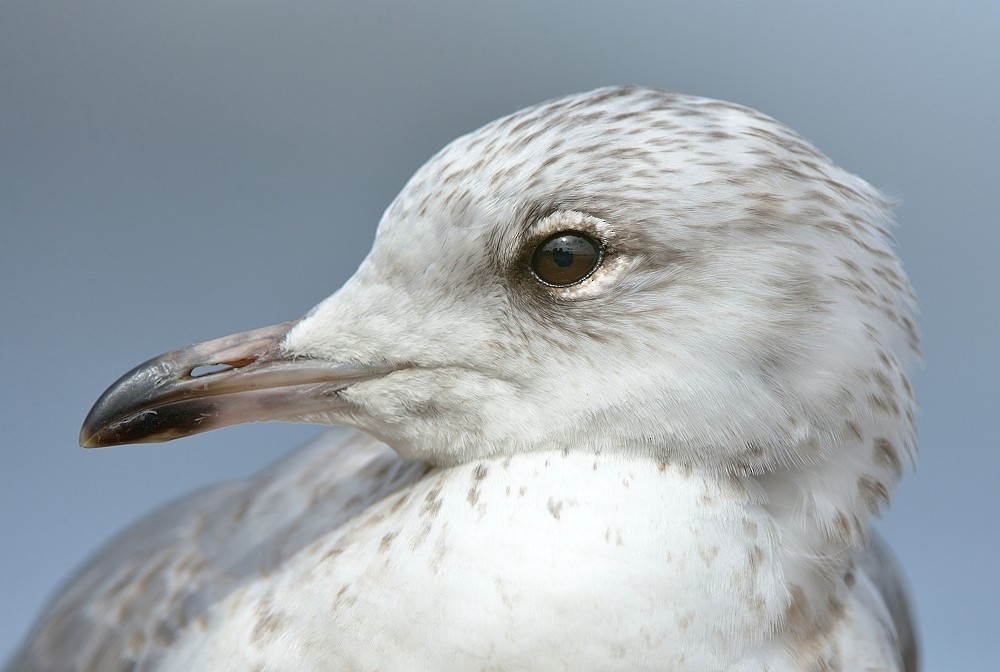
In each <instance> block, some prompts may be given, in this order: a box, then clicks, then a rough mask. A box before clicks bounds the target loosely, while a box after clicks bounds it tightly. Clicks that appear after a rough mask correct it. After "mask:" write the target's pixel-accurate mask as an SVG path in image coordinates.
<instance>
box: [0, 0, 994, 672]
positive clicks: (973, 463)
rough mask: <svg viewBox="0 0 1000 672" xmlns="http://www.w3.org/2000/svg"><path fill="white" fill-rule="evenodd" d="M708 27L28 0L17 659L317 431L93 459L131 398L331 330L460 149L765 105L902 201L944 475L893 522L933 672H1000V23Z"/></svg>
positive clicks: (2, 130)
mask: <svg viewBox="0 0 1000 672" xmlns="http://www.w3.org/2000/svg"><path fill="white" fill-rule="evenodd" d="M362 5H363V6H362ZM661 5H662V6H661ZM690 5H691V6H688V7H673V6H672V5H670V4H668V3H654V2H645V3H638V4H636V3H624V4H623V3H617V6H616V7H615V8H614V9H611V7H610V5H601V4H596V3H536V2H503V3H499V2H494V3H485V2H468V3H459V2H433V1H430V0H424V1H423V2H419V3H403V2H392V3H386V2H367V3H336V2H298V3H278V2H275V3H262V2H255V1H249V2H248V1H246V0H241V1H239V2H236V1H233V2H223V1H219V0H197V1H194V0H184V1H174V2H169V3H167V2H163V3H135V2H127V1H121V2H117V1H106V2H66V1H55V0H46V1H45V2H38V1H37V0H4V2H3V3H2V5H0V309H2V313H0V315H2V318H0V319H2V320H3V322H2V327H0V339H2V342H0V384H2V397H0V399H2V404H0V414H2V416H0V429H2V436H3V453H2V456H3V460H2V467H0V498H2V499H0V539H3V542H2V552H0V570H2V572H0V574H2V577H3V578H2V586H0V595H2V599H0V605H2V607H0V656H3V657H6V655H7V653H8V652H9V651H10V649H11V647H13V646H14V643H15V641H16V640H17V639H18V638H20V637H21V636H22V635H23V634H24V632H25V630H26V629H27V628H28V626H29V623H30V622H31V621H32V619H33V618H34V617H35V614H36V613H37V610H38V609H39V608H40V606H41V604H42V602H43V600H44V599H45V598H46V597H47V596H48V595H49V594H50V593H51V591H52V590H53V588H54V586H55V585H56V583H57V582H58V581H59V580H60V579H61V578H62V577H64V576H65V575H66V574H67V572H69V571H70V570H71V569H72V568H73V567H74V566H76V565H77V564H78V563H79V562H81V560H83V558H84V557H85V556H86V555H87V554H88V553H90V552H91V551H93V550H94V549H95V548H96V547H97V546H98V545H99V544H100V543H102V541H103V540H105V539H107V538H108V536H109V535H110V534H112V533H113V532H114V531H115V530H118V529H119V528H121V527H122V526H123V525H125V524H126V523H128V522H129V521H131V520H133V519H134V518H136V517H137V516H139V515H140V514H142V513H144V512H146V511H148V510H150V509H151V508H153V507H155V506H157V505H159V504H161V503H163V502H165V501H166V500H169V499H171V498H173V497H176V496H178V495H180V494H181V493H184V492H187V491H189V490H191V489H192V488H195V487H198V486H200V485H203V484H206V483H210V482H213V481H217V480H220V479H229V478H235V477H239V476H243V475H245V474H249V473H251V472H253V471H255V470H257V469H259V468H260V467H261V466H263V465H264V464H266V463H268V462H270V461H272V460H273V459H275V458H276V457H278V456H279V455H280V454H281V452H282V451H284V450H286V449H287V448H289V447H291V446H294V445H295V444H297V443H299V442H301V441H302V440H304V439H305V438H306V437H308V436H311V435H313V434H314V433H316V431H317V430H316V428H313V427H304V426H290V425H273V424H272V425H254V426H245V427H237V428H232V429H227V430H222V431H219V432H213V433H209V434H207V435H202V436H198V437H195V438H191V439H189V440H185V441H180V442H176V443H173V444H169V445H146V446H134V447H124V448H116V449H109V450H99V451H83V450H81V449H79V448H77V447H76V436H77V431H78V428H79V423H80V421H81V420H82V419H83V416H84V414H85V413H86V411H87V409H88V408H89V406H90V404H91V402H93V401H94V399H95V398H96V397H97V395H98V394H99V393H100V392H101V391H102V390H103V389H104V387H105V386H106V385H107V384H109V383H110V382H111V381H112V380H113V379H114V378H116V377H117V376H118V375H119V374H120V373H122V372H123V371H125V370H126V369H128V368H130V367H131V366H132V365H133V364H136V363H138V362H140V361H142V360H144V359H145V358H147V357H149V356H151V355H153V354H157V353H159V352H161V351H163V350H167V349H170V348H173V347H175V346H178V345H183V344H187V343H189V342H192V341H195V340H202V339H206V338H210V337H214V336H218V335H222V334H226V333H229V332H231V331H235V330H241V329H246V328H250V327H254V326H259V325H263V324H270V323H273V322H277V321H280V320H284V319H288V318H292V317H296V316H298V315H300V314H301V313H303V312H304V311H305V310H307V309H308V308H309V307H310V306H311V305H312V304H314V303H315V302H317V301H318V300H320V299H321V298H323V297H324V296H326V295H327V294H328V293H330V292H331V291H332V290H334V289H335V288H336V287H338V286H339V285H340V284H341V283H342V282H343V281H344V280H345V279H346V278H347V277H348V275H349V274H350V273H351V272H352V271H353V269H354V267H355V266H356V265H357V263H358V262H359V261H360V259H361V258H362V256H363V255H364V253H365V251H366V250H367V248H368V246H369V245H370V242H371V240H372V236H373V233H374V230H375V225H376V223H377V221H378V218H379V215H380V214H381V211H382V209H383V208H384V207H385V206H386V205H387V204H388V203H389V201H390V199H391V198H392V196H393V195H394V194H395V192H396V191H397V190H398V189H399V188H400V187H401V186H402V184H403V182H404V181H405V180H406V178H407V177H408V176H409V175H410V173H411V172H412V171H413V170H414V169H415V168H416V167H417V166H418V165H420V163H422V162H423V161H424V160H425V159H426V158H427V157H428V156H429V155H430V154H431V153H432V152H434V151H435V150H436V149H438V148H439V147H440V146H441V145H443V144H444V143H446V142H447V141H448V140H450V139H452V138H453V137H455V136H456V135H458V134H460V133H463V132H466V131H469V130H471V129H473V128H475V127H477V126H479V125H480V124H482V123H484V122H486V121H489V120H490V119H492V118H494V117H497V116H499V115H501V114H504V113H506V112H509V111H512V110H514V109H517V108H519V107H521V106H524V105H527V104H530V103H533V102H536V101H538V100H541V99H545V98H549V97H552V96H556V95H559V94H563V93H568V92H574V91H581V90H586V89H590V88H593V87H596V86H599V85H604V84H612V83H640V84H646V85H652V86H658V87H662V88H668V89H673V90H678V91H685V92H689V93H697V94H702V95H707V96H712V97H717V98H724V99H728V100H734V101H738V102H742V103H745V104H748V105H750V106H752V107H756V108H759V109H761V110H763V111H765V112H767V113H769V114H771V115H773V116H776V117H778V118H779V119H781V120H782V121H784V122H785V123H787V124H789V125H790V126H792V127H793V128H795V129H797V130H799V131H800V132H802V133H803V134H805V135H806V136H807V137H809V138H811V139H812V140H813V141H814V142H815V143H816V144H817V145H818V146H819V147H820V148H822V149H823V150H824V151H826V152H827V153H828V154H830V155H831V156H832V157H833V158H834V159H835V160H836V161H837V162H839V163H841V164H842V165H844V166H845V167H847V168H849V169H851V170H852V171H854V172H857V173H859V174H861V175H863V176H864V177H866V178H867V179H868V180H869V181H871V182H872V183H874V184H875V185H877V186H879V187H882V188H884V189H886V190H888V191H889V192H890V193H892V194H895V195H897V196H899V197H901V198H902V199H903V205H902V207H901V208H900V209H899V218H900V220H901V222H902V227H901V228H900V229H899V232H898V233H899V241H900V249H901V254H902V256H903V259H904V261H905V263H906V265H907V268H908V269H909V272H910V274H911V276H912V279H913V282H914V284H915V285H916V287H917V290H918V293H919V295H920V297H921V302H922V309H923V317H922V328H923V337H924V353H925V358H926V367H925V369H924V370H923V371H922V372H921V373H920V374H919V375H918V378H917V388H918V392H919V395H920V399H921V402H922V406H923V411H922V415H921V419H920V440H921V450H922V455H921V460H920V466H919V470H918V471H917V473H916V474H915V475H914V474H909V475H908V477H907V479H906V480H905V482H904V485H903V486H902V488H901V490H900V491H899V493H898V496H897V497H896V499H895V502H894V507H893V511H892V513H891V514H890V515H889V516H888V517H887V518H886V520H885V522H884V523H883V524H882V528H883V529H884V530H885V532H886V534H887V536H888V537H889V538H890V540H891V541H892V543H893V545H894V547H895V548H896V550H897V551H898V553H899V555H900V556H902V558H904V560H905V564H906V566H907V568H908V571H909V575H910V578H911V580H912V584H913V588H914V591H915V593H916V598H917V604H918V608H919V611H920V617H921V621H922V627H923V641H924V649H925V653H926V659H927V661H928V665H927V669H939V670H957V669H963V670H973V669H976V670H997V669H1000V656H998V653H997V649H998V647H997V646H996V641H995V640H996V637H997V635H998V634H1000V626H998V621H1000V619H998V617H997V613H996V612H997V608H998V607H1000V589H998V581H997V578H996V577H997V567H998V564H1000V563H998V560H997V558H996V555H997V550H998V538H997V531H998V522H997V513H998V502H1000V495H998V492H1000V488H998V487H997V485H996V483H997V473H998V470H1000V451H998V450H997V448H998V447H1000V446H998V439H997V432H996V429H995V427H996V425H995V424H994V423H995V422H996V416H997V411H998V410H1000V409H998V404H997V394H996V392H995V391H994V385H995V383H996V381H997V379H998V374H1000V366H998V357H997V354H996V348H995V346H996V343H997V342H998V336H1000V319H998V310H997V306H996V301H997V294H998V289H1000V273H998V270H997V264H998V260H1000V254H998V252H997V248H998V244H1000V233H998V227H997V201H998V192H1000V184H998V182H1000V179H998V178H1000V170H998V168H1000V130H998V126H1000V84H998V82H1000V48H998V46H997V35H998V34H1000V3H996V2H982V3H978V4H976V3H960V2H955V3H944V2H941V3H935V4H930V3H915V2H878V3H871V2H845V1H843V0H841V1H840V2H837V3H824V4H821V3H798V2H787V3H775V2H753V3H732V4H723V3H714V2H708V3H690Z"/></svg>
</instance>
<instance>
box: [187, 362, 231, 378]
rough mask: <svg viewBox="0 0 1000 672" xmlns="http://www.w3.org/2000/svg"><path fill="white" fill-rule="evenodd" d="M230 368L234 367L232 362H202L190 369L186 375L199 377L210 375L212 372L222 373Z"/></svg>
mask: <svg viewBox="0 0 1000 672" xmlns="http://www.w3.org/2000/svg"><path fill="white" fill-rule="evenodd" d="M232 368H234V367H233V365H232V364H202V365H200V366H196V367H194V368H193V369H191V372H190V373H189V374H188V375H189V376H191V377H192V378H201V377H203V376H211V375H212V374H214V373H222V372H223V371H228V370H230V369H232Z"/></svg>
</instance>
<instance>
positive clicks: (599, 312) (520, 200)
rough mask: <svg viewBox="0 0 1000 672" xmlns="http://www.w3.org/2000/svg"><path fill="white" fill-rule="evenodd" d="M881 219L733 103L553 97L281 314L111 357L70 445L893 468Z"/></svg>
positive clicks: (786, 139)
mask: <svg viewBox="0 0 1000 672" xmlns="http://www.w3.org/2000/svg"><path fill="white" fill-rule="evenodd" d="M890 225H891V214H890V207H889V204H888V203H887V202H886V200H885V199H884V198H883V197H882V196H881V195H880V194H879V193H878V192H877V191H876V190H875V189H873V188H872V187H871V186H869V185H868V184H867V183H866V182H864V181H863V180H861V179H860V178H858V177H855V176H854V175H852V174H850V173H848V172H846V171H844V170H842V169H840V168H838V167H837V166H835V165H834V164H833V163H832V162H831V161H830V160H829V159H828V158H826V157H825V156H824V155H823V154H821V153H820V152H819V151H817V150H816V149H815V148H813V147H812V146H811V145H810V144H808V143H807V142H806V141H805V140H803V139H802V138H801V137H800V136H798V135H796V134H795V133H794V132H792V131H790V130H789V129H787V128H786V127H784V126H782V125H781V124H779V123H778V122H776V121H774V120H773V119H771V118H769V117H767V116H765V115H763V114H760V113H758V112H755V111H753V110H750V109H748V108H745V107H741V106H738V105H734V104H730V103H724V102H719V101H715V100H709V99H704V98H697V97H690V96H683V95H675V94H670V93H665V92H661V91H655V90H649V89H643V88H635V87H617V88H606V89H599V90H597V91H593V92H590V93H586V94H581V95H574V96H568V97H564V98H559V99H556V100H553V101H549V102H546V103H542V104H540V105H537V106H534V107H530V108H527V109H525V110H522V111H519V112H516V113H514V114H512V115H510V116H507V117H504V118H502V119H499V120H497V121H495V122H492V123H490V124H488V125H486V126H484V127H483V128H481V129H479V130H477V131H474V132H472V133H470V134H468V135H466V136H463V137H461V138H459V139H457V140H455V141H454V142H452V143H451V144H450V145H448V146H447V147H445V148H444V149H443V150H441V151H440V152H439V153H438V154H437V155H435V156H434V157H433V158H431V159H430V161H428V162H427V163H426V164H425V165H424V166H423V167H422V168H421V169H420V170H418V171H417V173H416V174H415V175H414V176H413V177H412V178H411V179H410V181H409V183H408V184H407V185H406V186H405V187H404V188H403V190H402V192H401V193H400V194H399V195H398V196H397V197H396V199H395V200H394V201H393V202H392V203H391V204H390V206H389V207H388V209H387V210H386V212H385V214H384V216H383V218H382V220H381V222H380V224H379V227H378V232H377V235H376V239H375V243H374V246H373V248H372V250H371V252H370V254H369V255H368V257H367V258H366V259H365V260H364V261H363V262H362V264H361V266H360V267H359V268H358V270H357V272H356V273H355V274H354V276H353V277H352V278H351V279H350V280H349V281H348V282H347V283H346V284H345V285H344V286H343V287H342V288H341V289H339V290H338V291H337V292H335V293H334V294H333V295H332V296H330V297H329V298H327V299H326V300H324V301H323V302H321V303H320V304H319V305H318V306H316V307H315V308H314V309H313V310H312V311H310V312H309V313H308V314H307V315H306V316H305V317H303V318H301V319H299V320H296V321H294V322H290V323H285V324H282V325H276V326H274V327H268V328H264V329H260V330H255V331H253V332H247V333H245V334H237V335H234V336H232V337H227V338H224V339H219V340H218V341H210V342H208V343H203V344H198V345H196V346H191V347H189V348H185V349H182V350H178V351H175V352H172V353H167V354H166V355H163V356H161V357H158V358H154V359H153V360H150V361H149V362H146V363H145V364H142V365H140V366H138V367H136V368H135V369H133V370H132V371H130V372H129V373H128V374H126V375H125V376H124V377H123V378H122V379H120V380H119V381H118V382H117V383H115V385H113V386H112V387H111V388H110V389H109V390H108V391H107V392H106V393H105V395H104V396H103V397H102V398H101V399H100V400H99V401H98V402H97V404H96V405H95V407H94V409H93V410H92V411H91V415H90V416H89V417H88V419H87V421H86V422H85V424H84V428H83V431H82V433H81V441H82V442H83V443H84V444H85V445H110V444H115V443H127V442H134V441H156V440H166V439H171V438H176V437H178V436H183V435H187V434H191V433H194V432H197V431H203V430H205V429H211V428H214V427H219V426H223V425H227V424H233V423H236V422H245V421H250V420H266V419H284V420H301V421H308V422H317V423H325V424H341V425H350V426H354V427H357V428H360V429H362V430H364V431H366V432H369V433H371V434H373V435H374V436H376V437H378V438H379V439H381V440H383V441H385V442H386V443H387V444H388V445H390V446H391V447H392V448H393V449H395V450H396V451H397V452H398V453H399V454H400V455H402V456H403V457H405V458H409V459H416V460H422V461H426V462H430V463H433V464H439V465H451V464H458V463H463V462H467V461H471V460H475V459H481V458H484V457H490V456H497V455H510V454H515V453H523V452H529V451H541V450H570V451H572V450H586V451H605V452H607V451H625V452H628V453H630V454H635V455H649V456H651V457H653V458H655V459H657V460H662V461H665V462H669V463H677V464H681V465H686V466H692V467H695V468H701V469H707V470H712V471H719V472H727V473H741V474H763V473H767V472H773V471H775V470H779V469H783V468H789V467H791V466H794V465H802V464H814V463H821V462H828V461H831V460H857V461H864V462H866V463H870V462H873V461H878V460H881V461H883V462H884V463H885V464H886V465H887V469H888V470H889V471H898V468H899V464H900V462H901V461H902V460H904V459H905V458H906V457H907V456H908V454H909V453H910V452H911V451H912V449H913V413H914V408H915V404H914V400H913V396H912V393H911V390H910V385H909V382H908V369H909V366H910V363H911V360H912V359H913V357H914V356H915V355H916V351H917V347H918V346H917V335H916V331H915V327H914V323H913V314H914V298H913V293H912V291H911V289H910V285H909V283H908V281H907V279H906V276H905V274H904V272H903V270H902V268H901V266H900V264H899V262H898V260H897V258H896V256H895V254H894V252H893V249H892V240H891V234H890V233H889V231H888V228H889V227H890ZM208 365H221V366H220V367H218V368H219V369H221V370H213V371H210V372H208V373H204V374H203V375H198V374H199V370H200V369H201V368H204V367H205V366H208ZM855 444H858V445H861V444H864V446H865V451H863V452H864V455H863V456H862V451H859V450H855V451H853V452H844V450H843V446H845V445H855Z"/></svg>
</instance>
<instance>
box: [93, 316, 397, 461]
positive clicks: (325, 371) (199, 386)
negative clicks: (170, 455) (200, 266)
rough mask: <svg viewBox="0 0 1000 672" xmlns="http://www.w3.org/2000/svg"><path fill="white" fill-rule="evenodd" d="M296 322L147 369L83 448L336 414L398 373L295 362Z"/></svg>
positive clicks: (134, 377)
mask: <svg viewBox="0 0 1000 672" xmlns="http://www.w3.org/2000/svg"><path fill="white" fill-rule="evenodd" d="M295 324H296V322H295V321H292V322H284V323H282V324H276V325H274V326H270V327H264V328H262V329H254V330H252V331H245V332H242V333H239V334H233V335H231V336H225V337H223V338H219V339H216V340H214V341H206V342H204V343H196V344H194V345H190V346H188V347H186V348H181V349H180V350H174V351H172V352H168V353H166V354H163V355H160V356H159V357H154V358H153V359H150V360H149V361H147V362H145V363H143V364H140V365H139V366H137V367H135V368H134V369H132V370H131V371H129V372H128V373H126V374H125V375H124V376H122V377H121V378H119V379H118V380H117V381H115V383H114V384H113V385H111V387H109V388H108V389H107V390H105V392H104V394H102V395H101V397H100V398H99V399H98V400H97V402H96V403H95V404H94V407H93V408H91V409H90V413H88V414H87V419H86V420H84V421H83V427H82V428H81V430H80V445H81V446H83V447H85V448H96V447H100V446H115V445H120V444H123V443H144V442H156V441H170V440H171V439H177V438H180V437H182V436H189V435H191V434H198V433H200V432H205V431H208V430H210V429H216V428H218V427H225V426H228V425H235V424H238V423H241V422H252V421H262V420H282V419H292V418H295V417H299V416H303V415H308V414H310V413H316V412H319V411H328V410H330V409H331V408H335V407H337V406H343V405H344V402H343V401H341V400H340V398H339V397H338V395H337V393H338V392H339V391H340V390H343V389H344V388H346V387H349V386H350V385H352V384H354V383H357V382H359V381H362V380H368V379H370V378H375V377H379V376H383V375H385V374H386V373H389V372H390V371H391V370H392V369H388V368H376V367H368V366H358V365H351V364H342V363H337V362H330V361H324V360H318V359H295V358H292V357H291V356H289V355H288V354H287V353H285V352H283V351H282V349H281V342H282V340H283V339H284V337H285V335H286V334H287V333H288V331H289V330H290V329H291V328H292V327H293V326H294V325H295ZM199 368H201V369H203V370H204V369H210V370H206V371H205V372H204V373H202V372H200V371H198V369H199Z"/></svg>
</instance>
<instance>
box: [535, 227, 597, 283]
mask: <svg viewBox="0 0 1000 672" xmlns="http://www.w3.org/2000/svg"><path fill="white" fill-rule="evenodd" d="M601 257H602V254H601V246H600V245H599V244H598V243H597V242H596V241H595V240H594V239H593V238H591V237H590V236H588V235H586V234H583V233H580V232H579V231H560V232H559V233H557V234H555V235H554V236H550V237H549V238H547V239H546V240H545V241H544V242H543V243H542V244H541V245H539V246H538V247H537V248H535V253H534V254H533V255H532V257H531V270H532V271H533V272H534V274H535V277H537V278H538V279H539V280H541V281H542V282H544V283H545V284H546V285H551V286H553V287H569V286H570V285H575V284H576V283H578V282H580V281H582V280H585V279H586V278H588V277H589V276H590V275H591V274H592V273H593V272H594V271H596V270H597V267H598V266H600V265H601Z"/></svg>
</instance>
